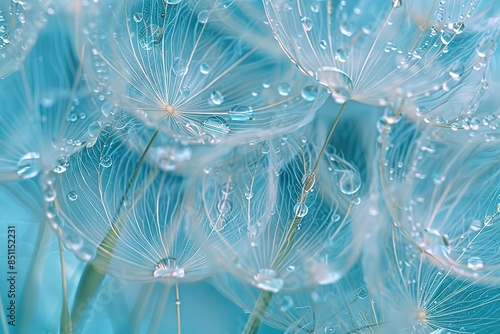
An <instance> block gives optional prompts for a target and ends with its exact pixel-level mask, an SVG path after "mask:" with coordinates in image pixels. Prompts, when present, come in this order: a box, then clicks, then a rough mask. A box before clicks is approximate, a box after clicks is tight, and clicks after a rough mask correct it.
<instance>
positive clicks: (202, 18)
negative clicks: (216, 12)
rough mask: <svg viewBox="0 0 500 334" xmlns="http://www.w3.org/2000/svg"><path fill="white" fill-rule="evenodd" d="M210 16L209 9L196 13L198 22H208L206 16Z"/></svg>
mask: <svg viewBox="0 0 500 334" xmlns="http://www.w3.org/2000/svg"><path fill="white" fill-rule="evenodd" d="M209 16H210V11H208V10H202V11H201V12H200V13H199V14H198V22H200V23H201V24H205V23H207V22H208V17H209Z"/></svg>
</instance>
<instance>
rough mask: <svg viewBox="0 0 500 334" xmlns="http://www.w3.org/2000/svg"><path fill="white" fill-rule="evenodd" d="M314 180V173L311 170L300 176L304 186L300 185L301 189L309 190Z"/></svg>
mask: <svg viewBox="0 0 500 334" xmlns="http://www.w3.org/2000/svg"><path fill="white" fill-rule="evenodd" d="M315 182H316V173H314V172H312V173H309V174H306V175H304V177H303V178H302V183H303V184H304V186H303V187H302V191H304V192H310V191H311V190H312V188H313V187H314V183H315Z"/></svg>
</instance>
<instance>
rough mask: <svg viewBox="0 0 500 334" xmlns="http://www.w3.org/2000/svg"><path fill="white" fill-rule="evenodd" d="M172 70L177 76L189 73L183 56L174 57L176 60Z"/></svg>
mask: <svg viewBox="0 0 500 334" xmlns="http://www.w3.org/2000/svg"><path fill="white" fill-rule="evenodd" d="M172 71H173V72H174V74H175V75H177V76H182V75H184V74H186V73H187V68H186V64H185V63H184V61H183V60H182V59H181V58H179V57H176V58H175V59H174V61H173V63H172Z"/></svg>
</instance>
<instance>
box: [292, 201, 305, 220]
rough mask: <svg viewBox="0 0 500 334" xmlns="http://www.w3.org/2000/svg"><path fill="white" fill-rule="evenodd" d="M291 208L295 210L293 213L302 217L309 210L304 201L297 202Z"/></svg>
mask: <svg viewBox="0 0 500 334" xmlns="http://www.w3.org/2000/svg"><path fill="white" fill-rule="evenodd" d="M293 210H294V211H295V215H296V216H297V217H300V218H301V217H304V216H305V215H307V212H308V211H309V208H308V207H307V205H306V204H305V203H297V204H295V207H294V208H293Z"/></svg>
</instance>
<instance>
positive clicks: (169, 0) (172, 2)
mask: <svg viewBox="0 0 500 334" xmlns="http://www.w3.org/2000/svg"><path fill="white" fill-rule="evenodd" d="M181 1H182V0H165V2H166V3H168V4H169V5H177V4H178V3H179V2H181Z"/></svg>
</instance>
